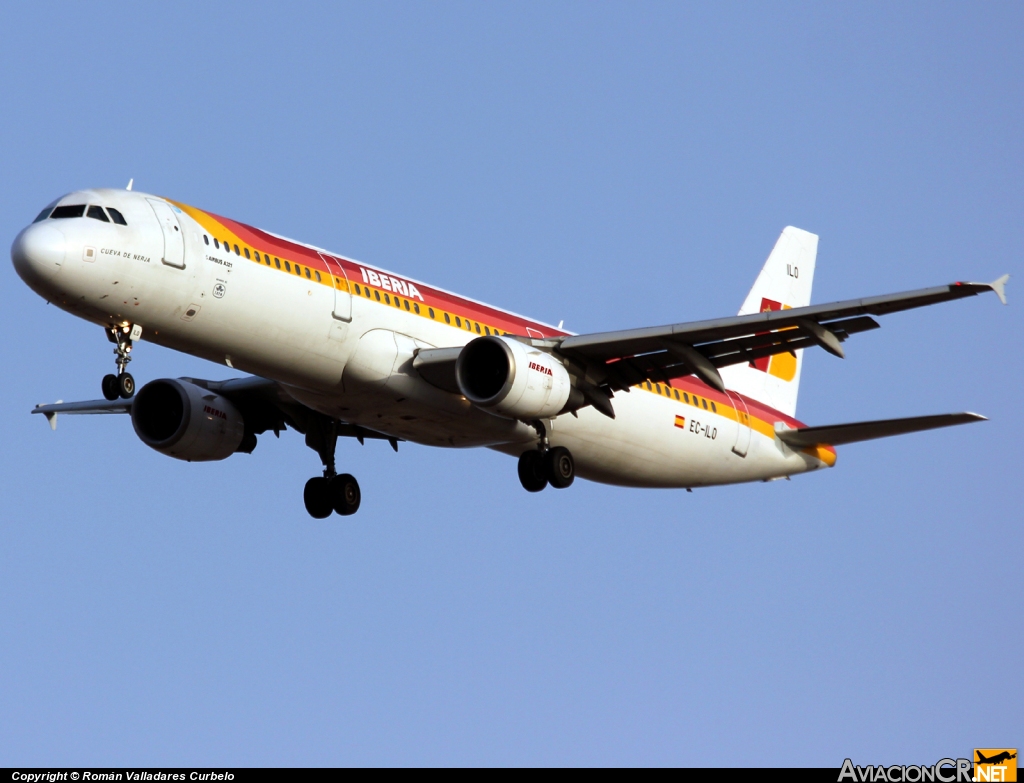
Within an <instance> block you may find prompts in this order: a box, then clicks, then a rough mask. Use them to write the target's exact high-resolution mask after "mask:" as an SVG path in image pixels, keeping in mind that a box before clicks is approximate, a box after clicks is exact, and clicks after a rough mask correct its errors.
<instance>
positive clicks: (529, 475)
mask: <svg viewBox="0 0 1024 783" xmlns="http://www.w3.org/2000/svg"><path fill="white" fill-rule="evenodd" d="M519 483H520V484H522V485H523V489H525V490H526V491H527V492H540V491H541V490H542V489H544V487H546V486H547V485H548V477H547V473H546V471H545V469H544V455H543V454H541V453H540V452H539V451H525V452H523V453H522V454H521V455H520V456H519Z"/></svg>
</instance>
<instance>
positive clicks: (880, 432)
mask: <svg viewBox="0 0 1024 783" xmlns="http://www.w3.org/2000/svg"><path fill="white" fill-rule="evenodd" d="M975 421H988V419H986V418H985V417H984V416H980V415H978V414H977V413H942V414H939V415H937V416H912V417H910V418H907V419H884V420H881V421H858V422H855V423H853V424H833V425H829V426H825V427H804V428H803V429H798V430H787V429H784V430H778V431H777V434H778V436H779V440H781V441H782V442H783V443H785V444H786V445H787V446H791V447H793V448H795V449H803V448H807V447H808V446H840V445H842V444H844V443H858V442H859V441H862V440H874V439H875V438H888V437H889V436H890V435H906V434H907V433H908V432H922V431H924V430H935V429H938V428H939V427H952V426H954V425H956V424H970V423H971V422H975Z"/></svg>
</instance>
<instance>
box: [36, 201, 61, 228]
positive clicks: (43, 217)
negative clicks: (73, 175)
mask: <svg viewBox="0 0 1024 783" xmlns="http://www.w3.org/2000/svg"><path fill="white" fill-rule="evenodd" d="M61 198H63V196H62V197H61ZM58 201H60V199H56V200H55V201H51V202H50V203H49V204H47V205H46V206H45V207H43V211H42V212H40V213H39V215H38V217H36V219H35V220H33V221H32V222H33V223H38V222H39V221H40V220H46V218H48V217H50V210H52V209H53V208H54V206H55V205H56V204H57V202H58Z"/></svg>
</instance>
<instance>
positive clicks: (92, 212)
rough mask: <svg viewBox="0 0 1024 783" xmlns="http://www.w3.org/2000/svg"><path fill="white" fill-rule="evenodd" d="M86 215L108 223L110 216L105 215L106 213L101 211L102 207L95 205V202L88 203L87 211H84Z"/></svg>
mask: <svg viewBox="0 0 1024 783" xmlns="http://www.w3.org/2000/svg"><path fill="white" fill-rule="evenodd" d="M85 216H86V217H91V218H93V219H94V220H102V221H103V222H104V223H109V222H110V218H108V217H107V213H106V212H104V211H103V207H97V206H96V205H95V204H92V205H90V207H89V211H88V212H86V213H85Z"/></svg>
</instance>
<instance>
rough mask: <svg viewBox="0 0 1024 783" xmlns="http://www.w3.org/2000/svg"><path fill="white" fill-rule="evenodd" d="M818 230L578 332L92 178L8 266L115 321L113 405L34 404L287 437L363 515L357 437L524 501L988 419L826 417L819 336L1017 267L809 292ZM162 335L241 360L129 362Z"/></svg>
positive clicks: (330, 506) (154, 429)
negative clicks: (653, 317)
mask: <svg viewBox="0 0 1024 783" xmlns="http://www.w3.org/2000/svg"><path fill="white" fill-rule="evenodd" d="M817 248H818V237H817V236H815V235H814V234H810V233H808V232H806V231H802V230H800V229H797V228H792V227H790V228H786V229H784V230H783V232H782V235H781V236H780V237H779V239H778V241H777V242H776V244H775V247H774V249H773V250H772V252H771V254H770V255H769V256H768V260H767V262H766V263H765V265H764V267H763V268H762V270H761V273H760V274H759V275H758V277H757V280H756V282H755V283H754V287H753V288H752V289H751V290H750V293H749V294H748V295H747V298H746V300H745V301H744V302H743V306H742V307H741V308H740V311H739V314H738V315H737V316H735V317H729V318H721V319H717V320H711V321H696V322H690V323H677V324H669V325H667V326H649V327H642V328H638V329H628V330H625V331H617V332H604V333H600V334H569V333H567V332H565V331H563V330H562V329H559V328H555V327H552V326H549V325H547V324H544V323H541V322H539V321H533V320H531V319H529V318H524V317H522V316H519V315H515V314H514V313H510V312H508V311H506V310H500V309H498V308H496V307H491V306H490V305H485V304H482V303H480V302H476V301H474V300H472V299H467V298H465V297H462V296H457V295H455V294H452V293H450V292H448V291H444V290H441V289H440V288H436V287H434V286H430V285H427V284H425V283H421V282H419V281H416V280H411V279H409V278H407V277H402V276H399V275H396V274H392V273H390V272H385V271H384V270H383V269H379V268H377V267H373V266H369V265H367V264H364V263H362V262H359V261H355V260H352V259H350V258H346V257H344V256H340V255H337V254H336V253H331V252H328V251H327V250H323V249H321V248H317V247H313V246H312V245H307V244H303V243H301V242H295V241H293V240H290V239H285V238H284V237H281V236H278V235H277V234H273V233H270V232H269V231H263V230H260V229H257V228H253V227H251V226H248V225H246V224H244V223H239V222H236V221H234V220H229V219H227V218H223V217H220V216H218V215H214V214H212V213H210V212H204V211H203V210H200V209H196V208H195V207H190V206H188V205H186V204H181V203H178V202H175V201H171V200H170V199H166V198H161V197H157V196H151V195H147V194H144V193H139V192H133V191H131V189H130V184H129V189H127V190H110V189H97V190H81V191H76V192H74V193H71V194H69V195H67V196H64V197H62V198H60V199H58V200H57V201H55V202H53V203H52V204H50V205H49V206H48V207H46V208H45V209H44V210H43V211H42V212H41V213H40V214H39V216H38V217H37V218H36V219H35V221H33V222H32V223H31V224H30V225H29V226H28V227H27V228H25V229H24V230H23V231H22V232H21V233H20V234H19V235H18V237H17V238H16V239H15V240H14V245H13V246H12V248H11V257H12V259H13V262H14V266H15V269H16V270H17V272H18V274H19V275H20V276H21V278H22V279H23V280H24V281H25V282H26V283H27V284H28V285H29V286H30V287H31V288H32V289H33V290H34V291H35V292H36V293H38V294H39V295H40V296H41V297H43V298H44V299H46V300H47V301H48V302H52V303H53V304H55V305H57V306H58V307H60V308H62V309H64V310H67V311H68V312H69V313H72V314H74V315H76V316H78V317H79V318H83V319H85V320H87V321H90V322H92V323H95V324H97V325H99V326H101V327H103V329H104V331H105V332H106V336H107V338H108V339H109V340H110V342H112V343H113V344H114V353H115V356H116V364H117V373H116V374H110V375H107V376H106V377H104V378H103V381H102V390H103V397H104V399H101V400H95V401H90V402H72V403H57V404H53V405H39V406H37V407H36V409H35V411H34V412H35V413H41V414H44V415H45V416H46V417H47V418H48V419H49V421H50V425H51V426H52V427H54V428H56V420H57V415H58V414H59V413H122V414H127V415H128V416H130V418H131V422H132V426H133V427H134V429H135V432H136V434H137V435H138V436H139V438H140V439H141V440H142V442H143V443H145V444H146V445H148V446H150V447H152V448H154V449H156V450H157V451H159V452H161V453H163V454H166V455H168V456H171V457H175V458H177V459H182V460H190V461H194V462H199V461H204V460H220V459H225V458H226V457H229V456H231V455H232V454H235V453H236V452H244V453H250V452H252V450H253V449H254V448H256V443H257V437H258V436H259V435H261V434H263V433H265V432H267V431H273V432H274V433H275V434H278V433H280V431H281V430H284V429H287V428H289V427H290V428H292V429H294V430H297V431H298V432H300V433H303V434H304V435H305V441H306V444H307V445H309V446H310V447H311V448H312V449H313V450H314V451H316V453H317V454H318V455H319V457H320V460H321V461H322V463H323V475H322V476H316V477H314V478H311V479H310V480H309V481H308V482H307V483H306V486H305V492H304V500H305V505H306V510H307V511H308V512H309V513H310V514H311V515H312V516H314V517H317V518H325V517H328V516H330V515H331V513H332V512H337V513H338V514H341V515H348V514H352V513H354V512H355V511H356V510H357V509H358V508H359V503H360V492H359V484H358V483H357V482H356V480H355V478H353V477H352V476H351V475H349V474H347V473H342V474H338V473H337V472H336V470H335V446H336V443H337V439H338V437H339V436H343V437H353V438H357V439H358V440H359V441H360V442H362V441H364V440H365V439H368V438H377V439H381V440H385V441H389V442H390V443H391V445H392V446H393V447H394V448H395V449H396V450H397V448H398V442H399V441H400V440H405V441H412V442H415V443H421V444H426V445H430V446H446V447H460V448H461V447H469V446H486V447H488V448H492V449H497V450H498V451H501V452H504V453H506V454H509V455H510V456H513V457H516V458H517V459H518V467H519V471H518V472H519V480H520V482H521V483H522V485H523V487H524V488H525V489H527V490H528V491H530V492H539V491H540V490H543V489H544V488H545V487H546V486H547V485H548V484H550V485H551V486H553V487H557V488H559V489H563V488H565V487H568V486H569V485H570V484H572V483H573V479H574V478H575V477H576V476H577V475H579V476H581V477H583V478H586V479H590V480H592V481H599V482H604V483H608V484H618V485H622V486H633V487H680V488H687V489H689V488H692V487H706V486H710V485H715V484H732V483H737V482H744V481H767V480H771V479H777V478H783V477H789V476H792V475H794V474H797V473H805V472H807V471H812V470H818V469H820V468H826V467H831V466H832V465H834V464H835V461H836V453H835V447H836V446H837V445H840V444H845V443H852V442H854V441H861V440H868V439H871V438H880V437H884V436H887V435H896V434H901V433H907V432H915V431H918V430H925V429H932V428H936V427H945V426H949V425H952V424H963V423H967V422H971V421H977V420H980V419H982V418H983V417H981V416H978V415H976V414H973V413H952V414H944V415H934V416H920V417H915V418H908V419H892V420H885V421H869V422H860V423H854V424H840V425H835V426H813V427H808V426H805V425H804V424H802V423H801V422H799V421H797V419H796V418H795V416H796V400H797V388H798V386H799V383H800V369H801V364H802V358H803V351H804V349H805V348H811V347H814V346H817V347H820V348H823V349H824V350H826V351H828V352H829V353H832V354H835V355H836V356H840V357H842V356H843V346H842V343H843V342H845V341H846V340H847V339H848V338H849V337H850V336H851V335H854V334H856V333H858V332H863V331H866V330H868V329H874V328H876V327H877V326H878V323H877V322H876V321H875V320H874V318H873V317H872V316H881V315H885V314H887V313H892V312H896V311H899V310H907V309H910V308H915V307H922V306H924V305H931V304H936V303H938V302H945V301H947V300H950V299H960V298H962V297H966V296H974V295H976V294H980V293H983V292H986V291H994V292H995V293H996V294H997V295H998V296H999V298H1000V299H1001V300H1002V301H1003V303H1004V304H1005V302H1006V299H1005V294H1004V287H1005V284H1006V281H1007V279H1008V276H1004V277H1002V278H1000V279H999V280H996V281H995V282H993V283H953V284H951V285H942V286H937V287H935V288H925V289H921V290H918V291H909V292H906V293H900V294H890V295H886V296H875V297H869V298H865V299H851V300H849V301H845V302H835V303H832V304H824V305H812V304H811V303H810V301H811V281H812V279H813V276H814V264H815V258H816V255H817ZM140 339H141V340H148V341H151V342H154V343H157V344H159V345H164V346H167V347H169V348H173V349H175V350H178V351H184V352H186V353H189V354H193V355H195V356H200V357H202V358H204V359H209V360H210V361H213V362H217V363H219V364H223V365H226V366H228V367H230V368H233V369H236V370H239V371H242V372H244V373H247V375H246V376H245V377H239V378H232V379H230V380H220V381H211V380H203V379H199V378H174V379H171V378H165V379H158V380H152V381H150V382H149V383H147V384H146V385H144V386H143V387H142V388H141V389H139V390H138V393H136V391H135V381H134V379H133V378H132V376H131V375H130V374H129V373H128V372H127V371H126V370H127V366H128V362H129V361H130V360H131V358H132V354H131V352H132V349H133V347H135V346H136V345H137V344H138V342H139V340H140Z"/></svg>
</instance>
